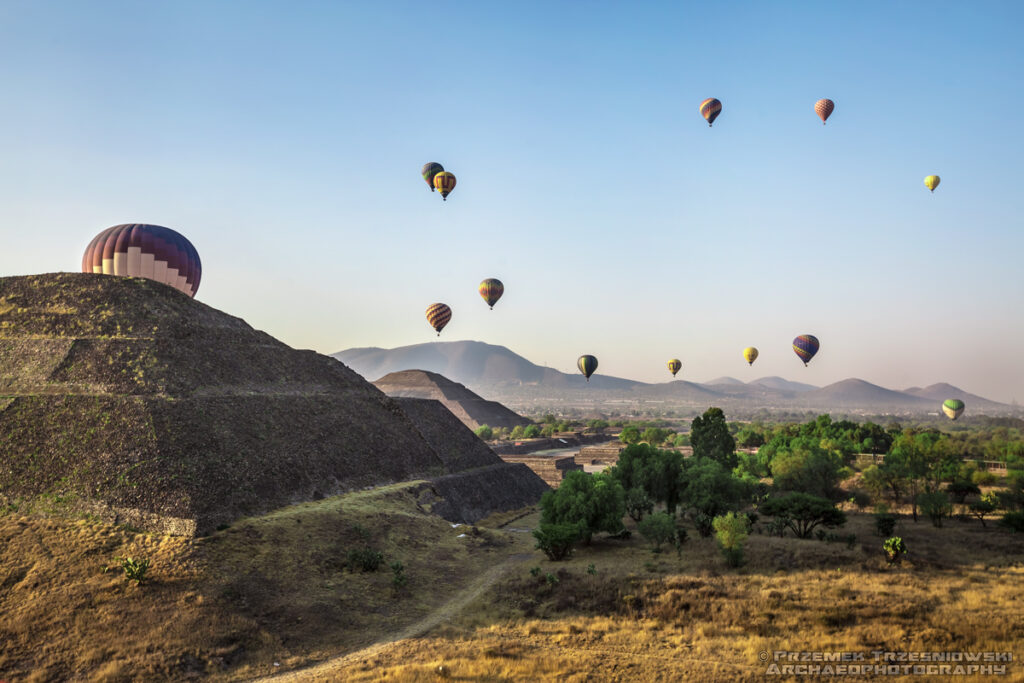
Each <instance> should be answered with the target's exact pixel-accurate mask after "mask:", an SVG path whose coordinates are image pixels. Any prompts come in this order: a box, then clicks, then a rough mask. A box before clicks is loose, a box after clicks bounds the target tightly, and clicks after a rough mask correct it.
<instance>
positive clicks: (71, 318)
mask: <svg viewBox="0 0 1024 683" xmlns="http://www.w3.org/2000/svg"><path fill="white" fill-rule="evenodd" d="M456 450H457V451H458V452H451V451H450V450H449V449H440V450H439V449H437V448H435V447H434V446H432V445H431V444H430V443H428V441H427V439H426V438H425V437H424V436H423V433H422V432H421V430H420V428H418V427H417V426H416V425H415V424H414V423H413V421H412V420H410V419H409V416H408V415H407V414H406V411H405V410H403V408H402V407H401V406H400V405H399V404H398V403H397V402H396V401H395V400H393V399H390V398H388V397H387V396H386V395H385V394H383V393H382V392H381V391H379V390H377V389H376V388H375V387H374V386H373V385H371V384H370V383H369V382H366V381H365V380H364V379H362V378H361V377H360V376H359V375H357V374H356V373H354V372H352V371H351V370H349V369H348V368H347V367H346V366H345V365H343V364H342V363H341V362H339V361H337V360H335V359H333V358H329V357H327V356H323V355H320V354H317V353H315V352H313V351H297V350H294V349H292V348H290V347H288V346H287V345H285V344H283V343H281V342H279V341H277V340H275V339H274V338H273V337H271V336H270V335H267V334H265V333H263V332H259V331H257V330H254V329H253V328H251V327H250V326H249V325H248V324H246V323H245V322H244V321H243V320H241V319H239V318H235V317H232V316H230V315H227V314H225V313H222V312H220V311H217V310H216V309H213V308H211V307H209V306H207V305H205V304H202V303H200V302H197V301H195V300H193V299H190V298H189V297H188V296H186V295H184V294H182V293H180V292H178V291H176V290H174V289H173V288H171V287H168V286H166V285H163V284H160V283H157V282H153V281H151V280H145V279H140V278H125V277H112V276H104V275H93V274H85V273H56V274H47V275H34V276H24V277H9V278H0V499H6V500H7V501H8V502H17V501H27V500H36V501H38V500H40V499H45V500H51V501H56V502H59V503H60V504H63V505H68V506H73V507H78V508H84V509H87V510H93V511H100V512H102V513H104V514H106V515H108V516H110V515H113V516H114V519H115V520H116V521H123V522H126V523H129V524H131V525H133V526H137V527H140V528H144V529H150V530H154V531H161V532H168V533H180V534H203V533H207V532H208V531H210V530H212V529H214V528H216V527H217V526H218V525H221V524H227V523H229V522H230V521H232V520H234V519H237V518H238V517H241V516H248V515H255V514H260V513H263V512H266V511H268V510H271V509H273V508H275V507H280V506H282V505H287V504H290V503H294V502H299V501H304V500H311V499H317V498H321V497H324V496H328V495H333V494H336V493H340V492H343V491H346V490H352V489H356V488H361V487H366V486H373V485H379V484H385V483H391V482H397V481H404V480H410V479H438V478H442V477H443V478H444V481H445V482H446V484H445V485H446V486H447V488H448V489H449V490H450V491H452V492H453V495H454V494H455V493H458V491H459V490H466V489H468V488H472V487H474V486H477V487H478V486H491V485H496V486H499V487H501V488H503V489H508V491H506V493H505V495H504V497H503V500H504V502H505V503H506V504H508V505H510V506H516V507H518V506H522V505H527V504H530V503H533V502H536V500H537V498H539V496H540V492H541V491H542V490H543V488H544V487H543V484H540V485H538V482H539V480H536V481H534V479H536V478H535V477H533V475H532V473H530V472H529V471H528V470H526V471H523V470H525V468H523V470H512V469H508V467H507V466H504V465H502V463H501V460H500V458H498V457H497V456H495V455H494V454H493V453H490V451H489V450H488V451H487V452H486V453H485V452H480V451H475V452H474V453H472V454H470V455H468V456H467V455H466V453H465V452H464V449H461V450H460V449H456ZM488 454H489V455H488ZM483 470H487V474H486V477H485V479H486V480H487V482H490V483H489V484H481V483H480V482H479V481H474V476H473V473H474V472H478V471H483ZM455 475H458V476H455ZM453 477H454V479H453ZM531 477H533V478H531ZM453 482H454V483H453ZM509 492H511V494H509ZM0 502H2V501H0ZM480 511H481V510H477V512H480ZM483 512H484V513H485V514H486V513H487V512H489V510H483ZM462 521H475V520H465V519H464V520H462Z"/></svg>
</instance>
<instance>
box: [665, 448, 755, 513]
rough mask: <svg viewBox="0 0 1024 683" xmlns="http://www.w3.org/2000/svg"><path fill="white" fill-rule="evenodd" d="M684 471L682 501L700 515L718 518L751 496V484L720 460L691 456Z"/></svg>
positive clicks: (681, 477)
mask: <svg viewBox="0 0 1024 683" xmlns="http://www.w3.org/2000/svg"><path fill="white" fill-rule="evenodd" d="M684 462H685V465H684V466H683V468H682V469H681V471H680V474H679V481H680V496H679V502H680V504H681V505H682V506H683V507H684V508H686V509H689V510H692V511H693V512H694V513H695V516H696V515H705V516H707V517H708V518H714V517H717V516H718V515H722V514H725V513H726V512H729V511H730V510H738V509H739V508H740V507H742V506H743V504H744V503H746V502H747V501H748V500H749V499H750V496H751V490H750V487H749V486H748V484H747V483H746V482H744V481H743V480H741V479H739V478H737V477H734V476H733V475H732V473H731V472H729V471H727V470H726V469H725V468H724V467H722V465H721V464H720V463H719V462H718V461H717V460H712V459H710V458H689V459H688V460H685V461H684Z"/></svg>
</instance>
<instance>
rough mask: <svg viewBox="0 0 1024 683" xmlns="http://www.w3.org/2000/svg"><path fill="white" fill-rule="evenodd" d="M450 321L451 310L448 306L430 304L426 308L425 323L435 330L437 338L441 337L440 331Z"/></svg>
mask: <svg viewBox="0 0 1024 683" xmlns="http://www.w3.org/2000/svg"><path fill="white" fill-rule="evenodd" d="M451 319H452V309H450V308H449V307H448V304H430V305H429V306H427V322H428V323H430V326H431V327H433V328H434V329H435V330H437V336H438V337H440V336H441V330H443V329H444V326H445V325H447V324H448V321H449V320H451Z"/></svg>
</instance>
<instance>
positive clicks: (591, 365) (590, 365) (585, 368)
mask: <svg viewBox="0 0 1024 683" xmlns="http://www.w3.org/2000/svg"><path fill="white" fill-rule="evenodd" d="M576 367H578V368H579V369H580V372H582V373H583V376H584V377H586V378H587V381H588V382H589V381H590V376H591V375H593V374H594V370H597V359H596V358H594V357H593V356H580V358H579V360H577V361H576Z"/></svg>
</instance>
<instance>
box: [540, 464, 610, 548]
mask: <svg viewBox="0 0 1024 683" xmlns="http://www.w3.org/2000/svg"><path fill="white" fill-rule="evenodd" d="M625 499H626V494H625V492H624V491H623V490H622V484H620V483H619V482H618V481H617V480H616V479H615V477H613V476H612V475H611V474H609V473H600V474H588V473H586V472H583V471H581V470H574V471H572V472H569V473H567V474H566V475H565V478H564V479H562V483H561V485H560V486H559V487H558V488H557V489H555V490H553V491H545V492H544V495H543V496H541V499H540V509H541V518H540V521H541V523H542V524H544V523H548V524H575V525H576V526H577V528H579V530H580V537H581V538H582V539H583V541H584V542H585V543H590V539H591V538H592V537H593V535H594V534H595V533H597V532H599V531H604V532H606V533H609V534H614V533H618V532H619V531H621V530H622V518H623V516H624V515H625V514H626V500H625Z"/></svg>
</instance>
